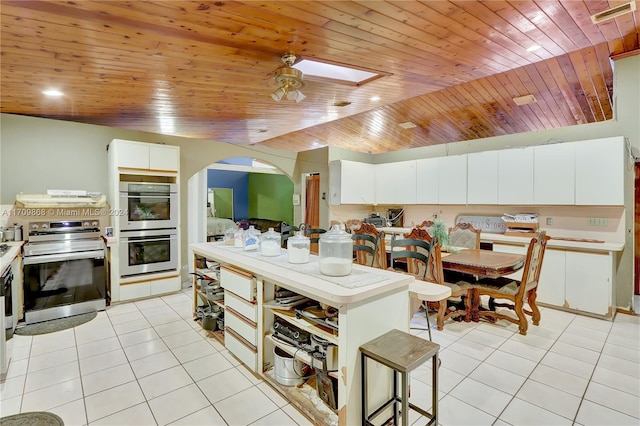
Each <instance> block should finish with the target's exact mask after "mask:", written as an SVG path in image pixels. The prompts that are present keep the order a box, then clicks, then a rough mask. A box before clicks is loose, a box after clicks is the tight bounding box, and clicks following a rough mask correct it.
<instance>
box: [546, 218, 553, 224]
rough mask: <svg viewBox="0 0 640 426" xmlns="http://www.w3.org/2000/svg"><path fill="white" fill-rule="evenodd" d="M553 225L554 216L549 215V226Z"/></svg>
mask: <svg viewBox="0 0 640 426" xmlns="http://www.w3.org/2000/svg"><path fill="white" fill-rule="evenodd" d="M552 225H553V218H552V217H548V218H547V226H552Z"/></svg>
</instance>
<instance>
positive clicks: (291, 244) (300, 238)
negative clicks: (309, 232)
mask: <svg viewBox="0 0 640 426" xmlns="http://www.w3.org/2000/svg"><path fill="white" fill-rule="evenodd" d="M310 248H311V240H310V239H309V238H308V237H305V236H304V235H302V231H296V233H295V235H294V236H293V237H289V239H288V240H287V254H288V256H289V263H308V262H309V250H310Z"/></svg>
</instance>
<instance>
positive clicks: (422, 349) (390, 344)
mask: <svg viewBox="0 0 640 426" xmlns="http://www.w3.org/2000/svg"><path fill="white" fill-rule="evenodd" d="M439 350H440V345H438V344H437V343H433V342H431V341H428V340H425V339H422V338H420V337H417V336H414V335H412V334H409V333H405V332H404V331H400V330H391V331H388V332H387V333H385V334H383V335H382V336H380V337H377V338H375V339H373V340H371V341H369V342H367V343H365V344H363V345H362V346H360V359H361V363H362V366H361V369H362V424H363V425H371V424H372V423H371V420H372V419H374V418H375V417H376V416H378V415H379V414H381V413H382V412H383V410H385V409H386V408H387V407H389V406H393V424H394V425H399V423H398V416H399V414H400V415H401V416H402V425H403V426H406V425H408V422H409V409H410V408H411V409H413V410H415V411H417V412H418V413H420V414H422V415H423V416H425V417H427V418H429V419H430V420H429V423H428V425H437V424H438V417H437V413H438V366H437V362H438V351H439ZM429 358H431V360H432V362H433V368H432V386H431V388H432V389H431V404H432V406H431V413H429V412H427V411H426V410H424V409H422V408H420V407H417V406H416V405H414V404H412V403H410V402H409V377H408V373H410V372H411V371H413V370H415V369H416V368H418V367H419V366H421V365H422V364H424V362H425V361H427V360H428V359H429ZM368 359H371V360H373V361H376V362H378V363H380V364H382V365H384V366H386V367H388V368H390V369H392V370H393V397H392V398H391V399H389V400H388V401H386V402H385V403H383V404H382V405H381V406H380V407H378V408H376V409H375V410H373V412H372V413H369V409H368V407H369V401H368V386H367V380H368V379H367V360H368ZM398 374H399V375H400V377H401V386H400V389H401V392H402V394H401V395H400V396H398V380H397V376H398ZM398 403H399V404H400V409H398Z"/></svg>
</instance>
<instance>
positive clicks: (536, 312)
mask: <svg viewBox="0 0 640 426" xmlns="http://www.w3.org/2000/svg"><path fill="white" fill-rule="evenodd" d="M537 295H538V294H537V292H536V289H535V288H534V289H532V290H529V295H528V297H527V301H528V302H529V307H530V308H531V312H532V313H533V315H531V321H532V322H533V325H539V324H540V309H538V305H537V304H536V298H537Z"/></svg>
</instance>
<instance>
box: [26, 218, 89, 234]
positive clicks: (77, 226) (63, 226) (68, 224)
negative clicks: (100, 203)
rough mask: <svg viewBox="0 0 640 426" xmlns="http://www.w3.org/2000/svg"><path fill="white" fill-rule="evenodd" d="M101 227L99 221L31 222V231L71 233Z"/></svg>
mask: <svg viewBox="0 0 640 426" xmlns="http://www.w3.org/2000/svg"><path fill="white" fill-rule="evenodd" d="M98 227H99V223H98V221H97V220H73V221H57V222H29V231H51V232H69V231H79V230H86V229H91V230H93V229H95V228H98Z"/></svg>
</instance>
